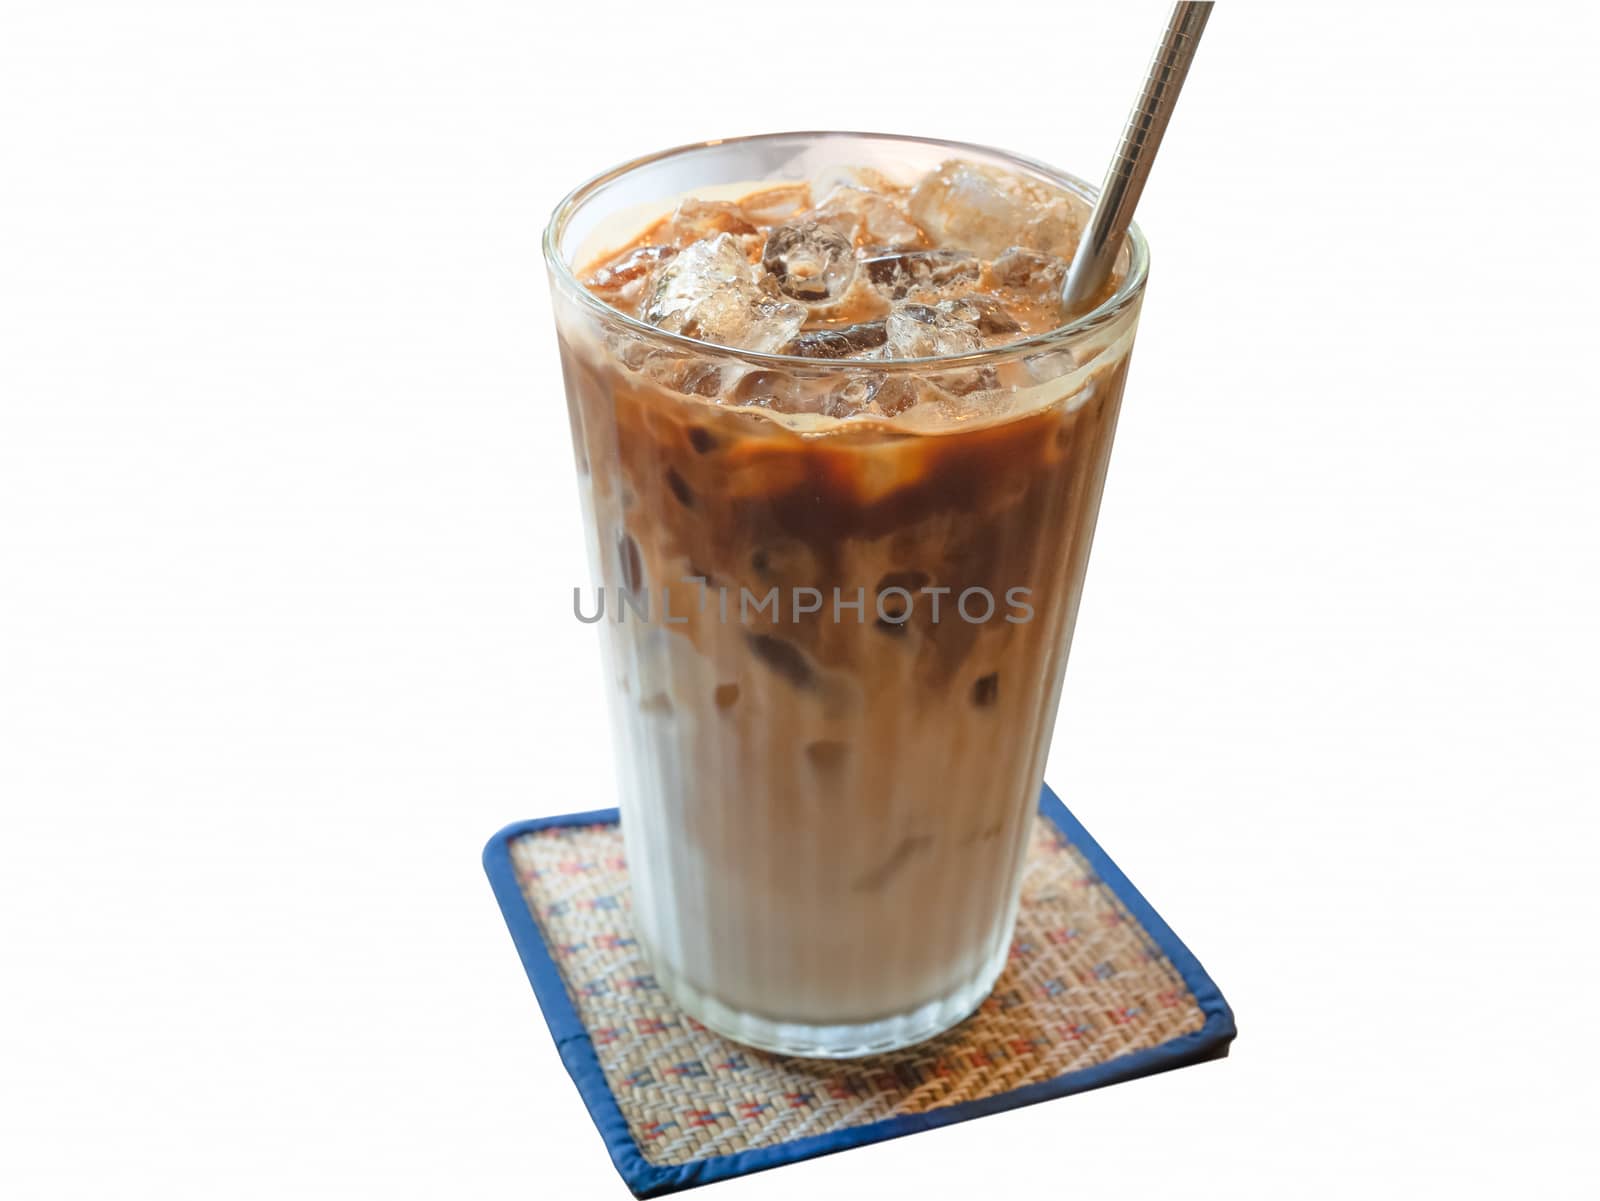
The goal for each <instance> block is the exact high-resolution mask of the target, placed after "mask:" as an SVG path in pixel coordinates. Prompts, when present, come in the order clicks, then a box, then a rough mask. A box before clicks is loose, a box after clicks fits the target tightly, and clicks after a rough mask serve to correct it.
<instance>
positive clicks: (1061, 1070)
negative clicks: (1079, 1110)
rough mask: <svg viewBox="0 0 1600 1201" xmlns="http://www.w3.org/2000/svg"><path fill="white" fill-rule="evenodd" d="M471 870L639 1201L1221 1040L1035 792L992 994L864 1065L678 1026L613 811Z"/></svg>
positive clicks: (1225, 1019) (1097, 866) (557, 825)
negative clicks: (1013, 920) (658, 977)
mask: <svg viewBox="0 0 1600 1201" xmlns="http://www.w3.org/2000/svg"><path fill="white" fill-rule="evenodd" d="M483 859H484V867H485V869H486V870H487V871H488V873H489V880H490V883H491V884H493V886H494V891H495V895H496V897H497V898H498V899H499V901H500V907H501V909H502V911H503V912H504V914H505V918H506V924H507V925H508V926H510V928H511V936H512V939H513V940H514V941H515V942H516V945H517V950H518V952H520V954H521V956H522V962H523V966H524V967H525V968H526V969H527V972H528V978H529V980H531V981H532V983H533V989H534V992H535V994H536V995H537V996H538V999H539V1005H540V1006H541V1008H542V1009H543V1010H544V1016H545V1020H546V1021H547V1022H548V1023H549V1025H550V1033H551V1034H552V1035H553V1036H554V1038H555V1041H556V1046H557V1048H558V1050H559V1051H560V1053H561V1058H562V1061H563V1062H564V1063H565V1064H566V1067H567V1071H568V1072H569V1073H571V1075H572V1078H573V1080H574V1081H575V1082H576V1083H577V1086H578V1091H579V1092H580V1093H581V1094H582V1096H583V1100H584V1103H585V1104H586V1105H588V1107H589V1112H590V1113H591V1114H592V1115H593V1117H594V1120H595V1125H596V1126H598V1127H599V1129H600V1133H601V1135H602V1136H603V1137H604V1139H605V1143H606V1148H607V1149H608V1150H609V1151H610V1153H611V1158H612V1160H613V1162H614V1163H615V1164H616V1166H617V1170H618V1171H619V1172H620V1173H621V1174H622V1178H623V1180H624V1181H625V1182H626V1183H627V1185H628V1187H629V1188H630V1189H631V1190H632V1191H633V1193H634V1194H635V1195H636V1196H639V1197H649V1196H657V1195H660V1194H662V1193H669V1192H674V1191H676V1190H678V1189H684V1188H691V1187H693V1186H695V1185H698V1184H706V1183H709V1182H710V1181H713V1180H721V1179H724V1178H726V1177H729V1176H739V1175H743V1174H745V1173H748V1172H755V1171H760V1170H761V1169H763V1168H770V1167H776V1166H777V1165H779V1164H784V1163H791V1162H793V1161H795V1160H798V1159H807V1158H810V1157H812V1156H816V1155H826V1154H828V1153H829V1152H832V1151H841V1150H844V1149H845V1148H847V1147H855V1146H860V1145H862V1144H864V1143H871V1142H878V1141H879V1140H882V1139H887V1138H895V1137H897V1136H899V1135H902V1134H913V1133H915V1132H917V1131H919V1130H928V1129H931V1128H933V1127H936V1126H943V1125H947V1124H949V1123H951V1122H961V1121H965V1120H967V1119H968V1118H975V1117H981V1116H982V1115H984V1114H987V1113H994V1112H997V1111H999V1110H1002V1109H1012V1108H1015V1107H1017V1106H1020V1105H1030V1104H1032V1103H1034V1102H1036V1101H1045V1100H1049V1099H1050V1098H1053V1097H1060V1096H1064V1095H1066V1094H1068V1093H1076V1092H1083V1091H1084V1090H1086V1089H1091V1088H1097V1087H1099V1086H1101V1085H1105V1084H1115V1083H1118V1082H1119V1081H1123V1080H1131V1079H1133V1078H1135V1077H1138V1076H1147V1075H1150V1074H1152V1073H1154V1072H1161V1071H1166V1070H1168V1069H1170V1068H1176V1067H1182V1066H1184V1065H1186V1064H1191V1063H1197V1062H1200V1061H1202V1060H1206V1059H1215V1058H1219V1057H1221V1056H1223V1055H1226V1054H1227V1049H1228V1043H1229V1042H1230V1041H1232V1039H1233V1036H1234V1024H1233V1014H1232V1012H1231V1011H1230V1010H1229V1008H1228V1005H1227V1002H1226V1001H1224V1000H1223V999H1222V994H1221V993H1220V992H1218V990H1217V987H1216V985H1214V984H1213V983H1212V982H1211V979H1210V977H1208V976H1207V975H1206V974H1205V970H1204V969H1203V968H1202V967H1201V966H1200V963H1199V961H1198V960H1197V959H1195V957H1194V956H1193V955H1192V954H1190V953H1189V950H1188V948H1186V947H1185V946H1184V945H1183V943H1181V942H1180V941H1179V940H1178V937H1177V935H1175V934H1173V932H1172V930H1171V929H1170V928H1169V927H1168V926H1167V924H1166V923H1165V922H1163V921H1162V920H1161V918H1160V917H1159V916H1157V914H1156V912H1155V910H1153V909H1151V908H1150V905H1149V903H1148V902H1146V901H1145V899H1144V898H1143V897H1142V896H1140V895H1139V892H1138V890H1137V889H1135V888H1134V887H1133V885H1132V884H1130V883H1129V882H1128V879H1127V877H1126V876H1124V875H1123V874H1122V872H1121V871H1120V870H1118V868H1117V866H1116V864H1114V863H1112V862H1111V860H1110V859H1109V858H1107V857H1106V854H1105V852H1104V851H1102V850H1101V849H1100V847H1099V846H1098V845H1097V844H1096V843H1095V841H1094V839H1092V838H1090V837H1089V834H1088V832H1087V831H1086V830H1084V828H1083V827H1082V826H1080V825H1079V824H1078V822H1077V820H1076V819H1075V818H1074V817H1073V816H1072V814H1070V813H1069V812H1068V811H1067V809H1066V806H1064V805H1063V804H1062V803H1061V801H1060V800H1059V799H1058V798H1057V797H1056V795H1055V794H1054V793H1053V792H1051V791H1050V790H1049V789H1048V788H1046V789H1045V790H1044V793H1043V795H1042V796H1041V798H1040V809H1039V818H1038V820H1037V822H1036V824H1035V829H1034V831H1033V837H1032V842H1031V845H1030V847H1029V850H1028V858H1027V861H1026V865H1025V867H1024V874H1023V884H1022V905H1021V911H1020V914H1019V916H1018V918H1017V932H1016V937H1015V939H1014V940H1013V942H1012V948H1011V958H1010V961H1009V962H1008V964H1007V966H1006V969H1005V971H1004V972H1003V973H1002V974H1001V977H1000V980H999V982H998V983H997V984H996V985H995V988H994V991H993V993H991V994H990V996H989V998H988V999H987V1000H986V1001H985V1002H984V1003H983V1005H982V1006H980V1008H979V1009H978V1011H977V1012H976V1013H975V1014H973V1015H972V1016H971V1017H970V1018H968V1019H967V1020H966V1021H964V1022H962V1023H961V1024H960V1025H959V1026H956V1027H955V1028H954V1029H952V1030H950V1031H948V1032H946V1033H945V1034H942V1035H939V1036H938V1037H937V1038H934V1039H932V1040H931V1041H929V1042H926V1043H923V1044H921V1045H919V1046H916V1047H911V1048H908V1049H906V1050H903V1051H895V1052H891V1053H889V1054H885V1055H877V1056H872V1057H870V1058H866V1059H855V1060H815V1059H796V1058H791V1057H786V1056H781V1055H770V1054H767V1053H765V1052H762V1051H755V1050H752V1049H750V1048H748V1047H743V1046H740V1045H738V1044H737V1043H733V1042H730V1041H728V1040H727V1039H725V1038H723V1037H721V1036H720V1035H718V1034H714V1033H712V1032H711V1031H710V1030H707V1029H706V1028H705V1027H704V1026H702V1025H701V1024H700V1023H698V1022H696V1021H695V1020H694V1019H693V1018H690V1017H688V1016H687V1015H686V1014H684V1013H682V1012H681V1011H679V1010H678V1009H676V1008H675V1007H674V1006H673V1005H672V1003H671V1002H670V1001H669V1000H668V999H667V997H666V995H665V994H664V993H663V992H662V991H661V989H660V988H659V987H658V986H657V984H656V982H655V979H654V977H653V976H651V974H650V969H649V967H648V966H647V965H646V964H645V962H644V959H643V957H642V955H641V954H640V952H639V949H638V946H637V944H636V943H635V942H634V939H633V936H632V931H631V928H630V924H629V904H630V902H629V895H628V878H627V865H626V863H625V861H624V859H623V854H622V834H621V831H620V829H619V828H618V826H617V811H616V810H615V809H607V810H600V811H596V812H592V813H575V814H570V815H568V816H565V817H553V818H542V819H540V820H537V821H530V822H521V823H519V824H517V825H514V826H509V827H507V828H506V829H504V830H502V831H500V833H498V834H496V835H495V836H494V837H493V838H492V839H490V841H489V845H488V847H486V848H485V850H484V856H483Z"/></svg>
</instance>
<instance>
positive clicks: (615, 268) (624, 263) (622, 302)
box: [583, 246, 678, 309]
mask: <svg viewBox="0 0 1600 1201" xmlns="http://www.w3.org/2000/svg"><path fill="white" fill-rule="evenodd" d="M677 253H678V252H677V249H676V248H675V247H672V246H635V247H634V248H633V249H632V250H626V251H624V252H623V253H621V254H619V255H617V256H616V257H615V258H613V259H610V260H608V261H607V262H606V263H605V264H604V265H603V266H601V267H599V268H597V269H596V270H594V271H592V272H591V273H590V274H589V277H588V278H587V279H585V280H584V281H583V286H584V287H586V288H588V289H589V291H591V292H593V293H594V294H595V295H596V296H598V297H600V299H601V300H604V301H605V302H606V303H608V304H610V305H613V306H615V307H617V308H625V309H632V308H633V307H634V306H635V305H637V304H638V303H639V297H640V296H642V295H643V294H644V290H645V287H646V285H647V284H648V282H649V279H650V273H651V272H652V271H654V270H655V269H656V267H657V266H658V265H659V264H661V263H663V262H665V261H666V260H667V259H670V258H671V257H672V256H673V255H675V254H677Z"/></svg>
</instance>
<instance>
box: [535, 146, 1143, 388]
mask: <svg viewBox="0 0 1600 1201" xmlns="http://www.w3.org/2000/svg"><path fill="white" fill-rule="evenodd" d="M780 138H810V139H814V140H819V141H820V140H822V139H825V138H870V139H874V140H878V141H885V142H914V143H917V144H919V145H923V146H937V147H941V148H943V149H946V150H952V151H956V152H962V151H966V152H969V153H970V152H976V153H977V154H979V155H983V156H987V157H998V158H1002V159H1006V160H1009V161H1010V162H1013V163H1016V164H1017V165H1019V166H1021V167H1025V168H1027V169H1028V170H1030V171H1033V172H1035V173H1036V174H1039V175H1042V176H1044V177H1045V178H1047V179H1050V180H1052V181H1054V182H1056V183H1058V184H1061V185H1064V186H1065V187H1066V188H1067V189H1068V190H1069V191H1072V192H1074V193H1076V194H1077V195H1078V196H1079V197H1080V198H1082V199H1084V200H1086V201H1088V202H1089V203H1090V204H1091V205H1092V204H1093V203H1094V201H1095V199H1096V197H1098V196H1099V194H1100V189H1099V188H1098V187H1096V186H1094V185H1093V184H1091V183H1088V182H1087V181H1085V180H1082V179H1079V178H1078V177H1077V176H1075V175H1070V174H1068V173H1067V172H1065V171H1061V170H1059V169H1057V168H1055V167H1052V166H1050V165H1049V164H1048V163H1043V162H1040V161H1039V160H1038V159H1034V158H1029V157H1028V156H1026V155H1021V154H1014V153H1013V152H1011V151H1009V150H1001V149H999V148H997V147H994V146H984V145H981V144H979V143H976V142H956V141H950V140H949V139H946V138H924V137H917V136H915V135H912V134H895V133H870V132H863V131H857V130H841V129H823V130H787V131H782V132H777V133H759V134H749V135H746V136H744V137H737V138H710V139H708V140H706V141H703V142H687V143H684V144H683V145H681V146H673V147H670V148H668V149H666V150H658V151H655V152H654V153H651V154H645V155H640V156H639V157H637V158H632V159H629V160H627V161H626V162H624V163H619V164H618V165H616V166H614V167H611V168H610V169H608V170H605V171H602V172H600V173H599V174H598V175H595V176H592V177H591V178H589V179H587V180H585V181H584V182H583V183H580V184H579V185H578V186H577V187H575V188H573V189H572V191H570V192H568V193H567V194H566V196H564V197H563V198H562V199H561V202H560V203H559V204H557V205H556V207H555V211H554V212H552V213H551V214H550V221H549V223H548V224H547V225H546V226H545V230H544V236H543V238H542V240H541V245H542V248H543V251H544V259H545V264H546V266H547V267H548V269H549V270H550V272H551V273H552V275H554V277H555V278H556V280H557V282H558V283H559V284H560V285H561V286H562V288H563V290H565V291H566V292H568V293H569V294H572V295H574V296H575V297H576V298H577V300H578V302H579V303H580V304H583V305H585V306H586V307H588V308H589V309H592V310H594V312H596V313H597V314H599V315H600V316H601V317H603V318H605V319H607V320H610V321H614V322H617V323H619V324H620V325H622V326H623V327H624V328H626V329H628V330H630V331H633V332H635V333H637V334H639V335H640V336H642V337H645V338H649V339H651V340H653V341H658V342H662V343H665V344H666V345H668V346H672V347H676V348H678V349H679V350H682V351H684V352H686V353H691V354H695V355H700V356H705V355H715V356H719V357H723V358H732V359H737V360H739V361H740V362H744V363H750V364H753V365H755V366H759V367H781V368H789V369H796V368H804V369H809V370H812V371H815V370H818V369H826V370H828V371H830V372H839V371H850V370H861V371H872V372H876V373H889V372H899V371H908V370H910V371H927V370H930V369H937V370H941V371H943V370H946V369H950V368H959V367H969V366H979V365H985V364H993V363H994V362H996V361H998V360H1005V359H1011V358H1015V357H1025V356H1027V355H1030V354H1038V353H1040V352H1043V351H1049V350H1053V349H1057V348H1059V347H1060V345H1061V344H1062V343H1064V342H1071V341H1073V340H1074V339H1075V338H1077V337H1078V336H1080V335H1082V334H1086V333H1089V332H1092V331H1094V330H1097V329H1099V328H1101V327H1102V326H1105V325H1107V324H1109V323H1110V322H1112V321H1115V320H1116V319H1117V318H1119V317H1121V316H1122V315H1123V314H1124V313H1126V312H1127V311H1128V310H1129V309H1130V308H1131V307H1132V306H1133V305H1134V304H1136V303H1137V302H1138V300H1139V297H1140V295H1141V294H1142V293H1143V291H1144V285H1145V280H1146V279H1147V278H1148V276H1149V273H1150V247H1149V244H1148V243H1147V242H1146V241H1145V237H1144V234H1143V232H1141V231H1140V229H1139V226H1138V225H1137V223H1134V224H1130V225H1129V227H1128V238H1127V250H1128V270H1127V274H1126V275H1125V276H1124V277H1123V279H1122V282H1121V283H1120V284H1118V285H1117V289H1116V291H1114V292H1113V293H1112V294H1111V295H1110V296H1109V297H1107V298H1106V299H1105V300H1104V301H1102V302H1101V303H1100V304H1098V305H1096V306H1095V307H1094V308H1092V309H1090V310H1089V311H1088V312H1087V313H1084V314H1082V315H1080V316H1078V317H1075V318H1073V319H1072V320H1071V321H1069V322H1067V323H1066V324H1065V325H1058V326H1056V328H1054V329H1051V330H1046V331H1045V332H1044V333H1040V334H1033V335H1030V336H1029V337H1027V338H1024V339H1022V340H1021V341H1020V342H1008V343H1006V344H1005V345H1004V346H994V347H986V348H984V349H982V350H974V351H968V352H966V353H964V354H954V355H932V356H927V357H924V358H915V359H816V358H807V357H806V356H804V355H794V354H773V353H769V352H767V351H759V350H741V349H740V348H738V347H736V346H721V345H719V344H717V343H715V342H702V341H700V340H699V339H698V338H690V337H686V336H685V335H683V334H678V333H673V332H672V331H670V330H665V329H661V328H660V327H659V326H654V325H651V324H649V323H648V322H645V321H641V320H639V319H638V318H637V317H631V316H629V315H628V314H627V313H624V312H622V311H621V310H620V309H617V308H613V307H612V306H611V305H609V304H607V303H606V302H605V301H603V300H601V299H600V298H599V297H598V296H596V295H595V294H594V293H593V292H591V291H589V289H588V288H586V287H584V286H583V284H582V282H581V281H580V280H579V279H578V276H577V273H576V271H575V270H574V268H573V266H572V264H571V263H568V262H567V260H566V257H565V256H564V255H563V254H562V253H561V250H560V245H559V242H560V238H561V235H562V234H563V233H564V232H565V231H566V227H567V223H568V222H569V221H570V220H571V219H572V217H573V216H574V215H575V214H576V213H577V212H578V210H579V209H581V208H582V207H583V205H584V204H585V203H586V202H587V201H588V200H590V199H591V198H592V197H593V196H594V195H595V194H596V193H598V192H599V191H600V190H601V189H603V188H604V187H606V186H607V185H608V184H610V183H613V182H614V181H616V180H618V179H621V178H622V177H623V176H625V175H628V174H629V173H631V172H633V171H636V170H638V169H639V168H641V167H646V166H649V165H651V164H653V163H658V162H661V161H663V160H666V159H671V158H677V157H680V156H687V155H690V154H693V153H695V152H696V151H701V150H710V149H712V148H714V147H717V146H728V145H738V144H741V143H749V142H767V141H775V140H777V139H780ZM752 182H756V181H752Z"/></svg>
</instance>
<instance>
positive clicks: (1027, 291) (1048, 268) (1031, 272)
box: [989, 246, 1067, 303]
mask: <svg viewBox="0 0 1600 1201" xmlns="http://www.w3.org/2000/svg"><path fill="white" fill-rule="evenodd" d="M989 278H990V279H992V280H993V281H994V282H995V283H996V284H998V285H999V286H1000V287H1003V288H1011V289H1014V290H1015V291H1018V292H1021V293H1023V294H1024V295H1025V296H1027V297H1028V298H1029V299H1030V300H1035V301H1039V302H1041V303H1042V302H1045V301H1049V300H1052V299H1054V298H1055V297H1057V296H1059V295H1060V294H1061V285H1062V284H1063V283H1064V282H1065V281H1066V278H1067V262H1066V260H1065V259H1061V258H1057V257H1056V256H1055V255H1053V254H1045V253H1044V252H1042V251H1038V250H1029V249H1028V248H1027V247H1025V246H1009V247H1007V248H1006V249H1005V250H1004V251H1002V252H1001V254H1000V257H999V258H997V259H995V261H994V262H992V263H990V264H989Z"/></svg>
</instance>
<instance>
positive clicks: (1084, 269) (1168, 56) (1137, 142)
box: [1061, 2, 1213, 318]
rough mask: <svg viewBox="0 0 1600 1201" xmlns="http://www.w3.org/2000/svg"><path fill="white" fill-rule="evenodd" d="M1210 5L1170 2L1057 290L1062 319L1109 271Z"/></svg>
mask: <svg viewBox="0 0 1600 1201" xmlns="http://www.w3.org/2000/svg"><path fill="white" fill-rule="evenodd" d="M1212 7H1213V5H1212V4H1211V3H1209V2H1207V3H1192V4H1191V3H1183V4H1176V5H1174V6H1173V9H1172V16H1171V18H1170V19H1168V21H1167V29H1166V32H1165V33H1164V34H1163V35H1162V37H1161V44H1160V45H1159V46H1157V47H1156V53H1155V57H1154V58H1153V59H1151V60H1150V74H1149V76H1148V77H1147V78H1146V79H1145V81H1144V90H1143V91H1142V92H1140V93H1139V102H1138V103H1137V104H1135V105H1134V106H1133V112H1132V113H1131V114H1129V116H1128V125H1127V128H1126V129H1124V130H1123V131H1122V144H1121V145H1120V146H1118V147H1117V155H1116V157H1115V158H1114V159H1112V160H1111V169H1110V170H1109V171H1107V172H1106V181H1105V183H1104V184H1103V185H1102V186H1101V188H1100V199H1099V200H1098V201H1096V202H1095V206H1094V212H1093V213H1092V214H1091V215H1090V217H1089V228H1088V229H1087V230H1085V231H1084V234H1083V238H1082V240H1081V241H1080V242H1079V243H1078V252H1077V253H1076V254H1075V255H1073V256H1072V267H1071V269H1070V270H1069V271H1068V272H1067V282H1066V283H1065V284H1064V285H1063V286H1062V289H1061V312H1062V316H1063V317H1069V318H1070V317H1075V316H1077V315H1078V314H1079V313H1082V312H1083V311H1084V310H1085V309H1088V308H1089V307H1091V305H1092V304H1093V302H1094V299H1095V297H1097V296H1098V295H1099V294H1100V290H1101V289H1102V288H1104V287H1105V283H1106V280H1107V279H1108V278H1109V277H1110V275H1111V267H1112V264H1113V263H1115V262H1116V258H1117V252H1118V251H1119V250H1121V249H1122V236H1123V235H1124V234H1125V233H1127V232H1128V226H1129V225H1130V224H1131V223H1132V221H1133V209H1134V206H1135V205H1136V204H1138V203H1139V195H1140V193H1142V192H1143V191H1144V181H1145V180H1146V179H1147V178H1148V177H1149V175H1150V164H1152V163H1153V162H1155V159H1156V151H1157V150H1159V149H1160V148H1161V135H1162V134H1164V133H1166V132H1167V122H1168V121H1170V120H1171V119H1172V109H1173V107H1174V106H1175V105H1176V104H1177V103H1178V92H1179V90H1180V89H1181V88H1182V87H1183V80H1184V77H1185V76H1186V75H1188V74H1189V64H1190V63H1191V62H1193V61H1194V52H1195V49H1196V47H1198V46H1199V44H1200V33H1201V31H1202V30H1204V29H1205V27H1206V18H1208V17H1209V16H1211V9H1212Z"/></svg>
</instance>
